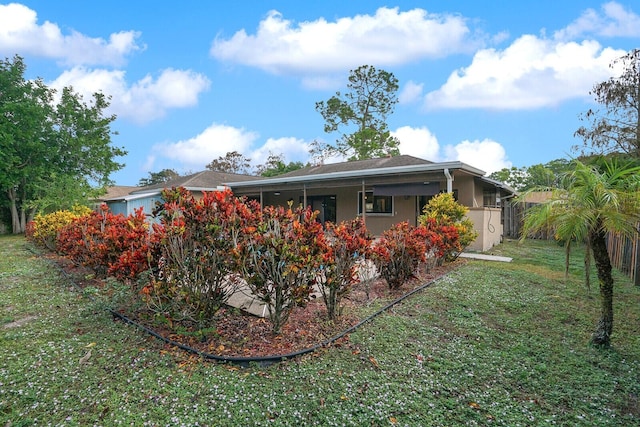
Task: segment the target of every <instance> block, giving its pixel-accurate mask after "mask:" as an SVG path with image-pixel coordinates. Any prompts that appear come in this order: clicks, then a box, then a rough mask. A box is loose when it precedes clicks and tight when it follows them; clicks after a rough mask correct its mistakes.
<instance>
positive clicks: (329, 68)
mask: <svg viewBox="0 0 640 427" xmlns="http://www.w3.org/2000/svg"><path fill="white" fill-rule="evenodd" d="M478 44H479V42H478V41H477V40H473V39H471V37H470V30H469V28H468V27H467V24H466V20H465V19H464V18H463V17H461V16H457V15H449V14H430V13H427V11H426V10H423V9H413V10H409V11H406V12H400V11H399V10H398V8H386V7H382V8H380V9H378V10H377V11H376V13H375V15H356V16H354V17H346V18H339V19H336V20H335V21H332V22H329V21H327V20H325V19H324V18H319V19H317V20H315V21H307V22H300V23H297V24H296V23H294V22H292V21H290V20H287V19H284V18H283V16H282V14H280V13H279V12H277V11H271V12H269V13H268V15H267V16H266V17H265V18H264V19H263V20H262V21H261V22H260V24H259V26H258V29H257V31H256V34H255V35H249V34H247V32H246V31H245V30H244V29H242V30H239V31H237V32H236V33H235V34H234V35H233V36H232V37H231V38H228V39H225V38H223V37H221V36H219V37H217V38H216V39H215V40H214V41H213V44H212V46H211V50H210V54H211V55H212V56H213V57H215V58H217V59H219V60H222V61H228V62H233V63H238V64H243V65H248V66H252V67H257V68H260V69H263V70H266V71H268V72H271V73H274V74H287V73H293V74H299V73H304V74H314V73H317V74H321V73H325V72H339V71H344V70H345V69H348V68H353V67H357V66H360V65H362V64H375V66H388V65H395V64H403V63H407V62H411V61H415V60H418V59H421V58H438V57H444V56H447V55H449V54H452V53H457V52H470V51H473V50H474V49H475V48H477V47H478Z"/></svg>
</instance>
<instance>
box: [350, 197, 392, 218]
mask: <svg viewBox="0 0 640 427" xmlns="http://www.w3.org/2000/svg"><path fill="white" fill-rule="evenodd" d="M364 194H365V206H366V210H365V212H366V213H368V214H387V215H391V214H393V196H374V195H373V191H367V192H365V193H364ZM358 215H362V191H358Z"/></svg>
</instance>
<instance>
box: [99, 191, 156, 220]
mask: <svg viewBox="0 0 640 427" xmlns="http://www.w3.org/2000/svg"><path fill="white" fill-rule="evenodd" d="M161 200H162V198H161V197H160V194H158V193H153V194H149V195H136V196H127V197H125V198H122V199H116V200H107V201H106V203H107V206H109V210H111V212H112V213H114V214H115V215H118V214H122V215H124V216H128V215H131V214H133V213H134V212H135V211H136V209H140V208H142V211H143V212H144V213H145V214H146V215H148V216H149V215H151V213H152V212H153V210H154V209H155V207H156V202H158V201H161Z"/></svg>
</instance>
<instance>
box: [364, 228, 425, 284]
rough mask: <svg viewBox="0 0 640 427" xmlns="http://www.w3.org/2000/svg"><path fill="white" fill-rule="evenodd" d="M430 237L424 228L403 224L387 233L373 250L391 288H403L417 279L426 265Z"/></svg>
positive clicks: (383, 275)
mask: <svg viewBox="0 0 640 427" xmlns="http://www.w3.org/2000/svg"><path fill="white" fill-rule="evenodd" d="M429 234H430V233H428V232H427V230H426V228H424V227H413V226H411V225H410V224H409V223H408V222H406V221H405V222H401V223H398V224H395V225H393V226H392V227H391V228H390V229H389V230H386V231H385V232H384V233H383V234H382V236H381V238H380V239H379V240H378V241H377V242H376V244H375V245H374V247H373V261H374V264H375V266H376V268H377V269H378V272H379V273H380V275H381V276H382V278H383V279H385V280H386V282H387V284H388V285H389V287H390V288H392V289H395V288H398V287H400V286H401V285H402V284H403V283H404V282H406V281H407V280H408V279H410V278H411V277H413V275H414V274H415V272H416V270H417V268H418V265H419V264H420V263H421V262H424V261H425V259H426V258H425V254H426V252H427V249H429V244H428V238H429V237H430V236H429Z"/></svg>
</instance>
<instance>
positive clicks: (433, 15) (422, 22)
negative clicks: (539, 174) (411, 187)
mask: <svg viewBox="0 0 640 427" xmlns="http://www.w3.org/2000/svg"><path fill="white" fill-rule="evenodd" d="M639 42H640V2H637V1H636V0H634V1H630V0H626V1H625V0H620V1H612V2H598V1H589V0H579V1H578V0H576V1H573V0H561V1H559V0H554V1H547V0H539V1H531V2H524V1H521V2H514V1H512V2H501V1H488V2H479V1H476V0H466V1H462V0H460V1H455V0H453V1H446V2H445V1H424V0H423V1H396V2H394V3H388V2H381V1H376V0H366V1H364V0H352V1H333V0H325V1H322V2H302V1H271V2H265V1H251V0H248V1H243V2H239V1H215V2H209V1H196V0H183V1H180V2H166V1H158V0H154V1H148V0H136V1H130V0H127V1H123V0H110V1H108V2H107V1H102V2H98V1H90V2H88V1H85V0H65V1H55V2H54V1H50V0H41V1H22V2H20V3H0V55H1V56H2V57H4V58H11V57H13V56H14V55H15V54H19V55H21V56H22V57H23V58H25V62H26V64H27V77H28V78H35V77H41V78H42V79H44V81H45V82H46V83H47V84H48V85H49V86H51V87H54V88H62V87H64V86H69V85H71V86H73V88H74V89H75V90H76V91H77V92H79V93H82V94H85V96H90V94H91V93H93V92H96V91H102V92H103V93H105V94H108V95H110V96H112V100H111V107H110V112H111V113H114V114H116V115H117V116H118V118H117V120H116V121H115V122H114V124H113V126H112V128H113V130H115V131H117V132H118V135H116V136H114V137H113V143H114V145H117V146H120V147H124V148H125V149H126V150H127V151H128V155H127V156H126V157H125V158H122V159H120V160H121V161H122V162H123V163H125V164H126V166H125V168H124V169H122V170H121V171H119V172H117V173H116V174H114V175H113V176H112V178H113V179H114V180H115V181H116V183H118V184H121V185H135V184H137V182H138V180H139V179H140V178H143V177H146V176H147V175H148V172H150V171H154V172H155V171H160V170H162V169H164V168H173V169H175V170H176V171H178V172H180V173H187V172H197V171H200V170H203V169H204V167H205V165H206V164H207V163H209V162H210V161H211V160H213V159H215V158H218V157H219V156H224V155H225V153H227V152H229V151H234V150H235V151H238V152H241V153H242V154H244V155H245V156H246V157H248V158H250V159H251V160H252V163H253V164H254V165H257V164H261V163H264V161H265V160H266V158H267V157H268V155H269V153H273V154H282V155H284V157H285V160H286V161H303V162H306V161H308V160H309V159H310V156H309V153H308V151H309V144H310V143H311V142H312V141H313V140H314V139H318V140H322V141H325V142H333V141H335V140H336V139H337V138H338V137H339V135H337V134H325V133H324V131H323V120H322V117H321V116H320V114H319V113H318V112H317V111H315V103H316V102H317V101H323V100H327V99H329V98H330V97H331V96H332V95H334V94H335V92H336V91H344V90H345V89H346V83H347V77H348V75H349V70H351V69H355V68H357V67H359V66H360V65H364V64H368V65H373V66H374V67H376V68H379V69H384V70H387V71H390V72H392V73H394V75H395V76H396V77H397V78H398V79H399V83H400V90H399V93H398V94H399V99H400V102H399V104H398V105H397V106H396V109H395V112H394V113H393V115H391V116H390V117H389V119H388V124H389V128H390V130H391V131H392V132H393V133H394V135H396V136H397V137H398V138H399V139H400V142H401V145H400V150H401V152H402V154H410V155H414V156H417V157H422V158H425V159H428V160H433V161H445V160H461V161H463V162H465V163H468V164H470V165H472V166H475V167H477V168H480V169H482V170H484V171H486V172H488V173H490V172H492V171H495V170H499V169H501V168H503V167H511V166H517V167H522V166H530V165H533V164H537V163H546V162H548V161H550V160H553V159H557V158H561V157H569V156H572V155H574V153H573V152H572V151H571V147H572V146H574V145H576V144H579V143H580V140H578V139H576V138H574V136H573V133H574V132H575V130H576V129H577V128H578V127H579V126H580V125H581V122H580V121H579V118H578V116H579V114H580V113H581V112H584V111H586V110H587V109H589V108H592V107H593V106H594V104H593V99H592V97H591V96H590V95H589V90H590V89H591V88H592V87H593V85H594V84H595V83H597V82H600V81H603V80H606V79H607V78H609V77H610V76H612V75H615V73H616V72H619V70H615V69H611V68H610V67H609V64H610V63H611V62H612V60H614V59H615V58H618V57H620V56H622V55H623V54H625V53H626V52H627V51H628V50H630V49H633V48H637V47H639ZM87 99H88V98H87Z"/></svg>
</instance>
